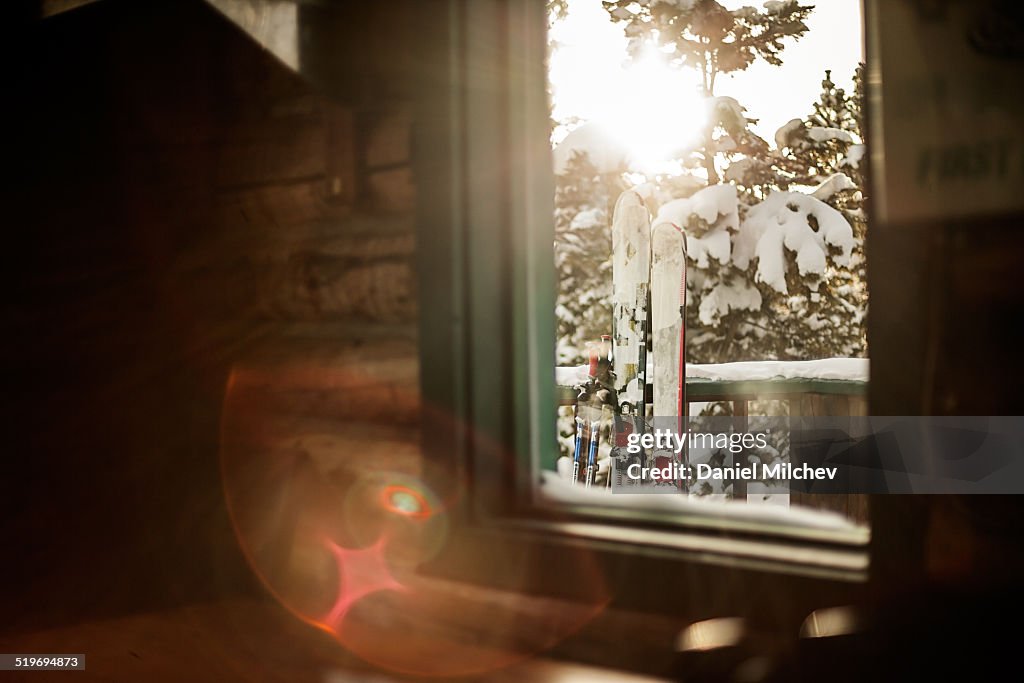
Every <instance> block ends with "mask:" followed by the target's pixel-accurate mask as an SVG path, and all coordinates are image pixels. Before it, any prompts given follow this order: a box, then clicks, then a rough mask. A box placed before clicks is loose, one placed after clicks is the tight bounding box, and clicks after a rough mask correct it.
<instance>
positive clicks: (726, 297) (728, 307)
mask: <svg viewBox="0 0 1024 683" xmlns="http://www.w3.org/2000/svg"><path fill="white" fill-rule="evenodd" d="M760 308H761V292H759V291H757V289H756V288H755V287H751V286H750V285H748V284H747V283H745V282H737V283H735V284H732V285H727V284H725V283H724V282H719V283H718V284H717V285H715V286H714V288H712V290H711V291H710V292H708V293H707V294H705V295H704V298H703V299H701V302H700V309H699V314H700V321H701V322H702V323H704V324H705V325H715V324H717V323H718V320H719V318H721V317H722V316H723V315H725V314H726V313H728V312H729V311H740V310H747V311H756V310H759V309H760Z"/></svg>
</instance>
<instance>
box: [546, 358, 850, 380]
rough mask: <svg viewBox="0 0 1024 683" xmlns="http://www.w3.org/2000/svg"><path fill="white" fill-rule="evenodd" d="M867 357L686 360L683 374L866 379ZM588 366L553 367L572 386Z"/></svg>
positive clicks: (650, 362) (650, 364)
mask: <svg viewBox="0 0 1024 683" xmlns="http://www.w3.org/2000/svg"><path fill="white" fill-rule="evenodd" d="M869 367H870V361H869V360H868V359H867V358H822V359H820V360H759V361H742V362H737V363H687V364H686V376H687V377H690V378H693V379H707V380H715V381H720V382H740V381H744V382H759V381H765V380H773V379H812V380H821V379H830V380H845V381H848V382H867V381H868V370H869ZM588 372H589V366H587V365H580V366H576V367H559V368H555V382H556V383H557V384H558V385H559V386H567V387H571V386H576V385H577V384H581V383H583V382H586V381H587V374H588ZM653 374H654V369H653V359H648V370H647V376H648V377H651V376H653Z"/></svg>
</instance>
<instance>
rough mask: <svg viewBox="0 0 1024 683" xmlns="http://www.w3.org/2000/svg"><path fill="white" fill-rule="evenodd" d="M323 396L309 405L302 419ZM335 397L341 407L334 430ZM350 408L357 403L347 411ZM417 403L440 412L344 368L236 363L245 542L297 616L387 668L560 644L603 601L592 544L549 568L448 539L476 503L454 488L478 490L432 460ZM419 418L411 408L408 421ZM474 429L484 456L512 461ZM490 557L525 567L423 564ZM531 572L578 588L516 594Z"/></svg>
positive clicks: (236, 518)
mask: <svg viewBox="0 0 1024 683" xmlns="http://www.w3.org/2000/svg"><path fill="white" fill-rule="evenodd" d="M313 394H315V395H316V396H317V404H316V405H315V406H313V407H312V408H311V409H310V410H311V411H312V412H313V413H315V414H313V415H309V416H302V415H299V416H298V417H297V416H296V413H297V408H296V407H297V406H307V405H309V404H308V401H307V399H306V397H307V396H309V395H313ZM383 400H386V401H387V405H380V406H378V405H374V402H375V401H383ZM325 406H330V409H331V410H332V411H334V410H337V414H332V417H331V420H330V421H329V423H328V426H327V427H325V420H324V419H323V417H322V413H323V410H324V409H325ZM352 406H359V408H360V410H361V411H362V412H361V413H346V412H345V411H351V410H352ZM389 406H390V407H394V411H393V414H392V412H389V410H388V409H387V408H388V407H389ZM317 411H320V412H319V413H318V412H317ZM423 411H426V412H428V413H430V411H431V409H430V407H429V406H422V405H421V404H420V402H419V399H418V397H410V396H405V395H403V394H402V393H401V391H400V390H399V389H397V388H396V387H395V386H394V385H390V384H387V383H386V382H382V381H381V380H379V379H376V378H373V377H367V376H366V375H364V374H359V373H358V372H348V371H342V370H339V369H338V368H337V366H334V367H331V368H328V369H326V370H325V369H320V368H317V367H315V366H306V365H302V364H297V365H295V366H291V367H285V368H269V367H267V366H260V367H256V368H235V370H234V371H233V372H232V374H231V376H230V378H229V381H228V385H227V390H226V392H225V399H224V409H223V413H222V422H221V471H222V481H223V485H224V496H225V500H226V502H227V507H228V511H229V514H230V517H231V521H232V524H233V526H234V530H235V534H236V536H237V539H238V543H239V547H240V548H241V550H242V552H243V554H244V555H245V557H246V559H247V561H248V562H249V565H250V566H251V567H252V570H253V572H254V573H255V574H256V576H257V577H258V578H259V579H260V581H262V583H263V584H264V585H265V586H266V588H267V589H268V591H270V593H271V594H272V595H273V596H274V597H275V598H276V599H277V600H278V601H279V602H280V603H281V604H282V605H283V606H284V607H286V608H287V609H288V610H289V611H290V612H291V613H292V614H294V615H295V616H296V617H298V618H299V619H301V620H303V621H304V622H306V623H308V624H310V625H311V626H314V627H316V628H318V629H320V630H322V631H324V632H326V633H327V634H329V635H330V636H331V637H333V638H334V639H335V640H336V641H337V642H338V643H339V644H340V645H341V646H342V647H344V648H345V649H347V650H348V651H349V652H351V653H353V654H354V655H356V656H358V657H360V658H362V659H363V660H365V661H367V662H370V663H371V664H373V665H375V666H377V667H380V668H381V669H385V670H388V671H394V672H400V673H403V674H412V675H419V676H436V677H440V678H444V679H449V678H452V677H456V676H464V675H477V674H483V673H486V672H488V671H492V670H494V669H496V668H499V667H503V666H508V665H510V664H512V663H514V662H516V661H519V660H521V659H523V658H526V657H530V656H532V655H535V654H538V653H540V652H543V651H545V650H547V649H550V648H551V647H554V646H555V645H557V644H558V643H559V642H561V641H562V640H564V639H565V638H566V637H567V636H569V635H570V634H572V633H574V632H576V631H578V630H579V629H580V628H581V627H582V626H583V625H584V624H586V623H587V622H589V621H590V620H592V619H593V618H594V617H595V616H596V615H597V614H598V613H600V612H601V611H602V610H603V609H604V607H605V605H606V604H607V602H608V599H609V593H608V590H607V587H606V585H605V583H604V579H603V577H602V575H601V573H600V572H599V571H597V569H596V566H595V563H594V561H593V556H592V555H591V554H590V553H589V552H587V551H586V550H584V549H580V548H572V549H567V550H566V551H565V554H564V556H562V557H560V558H559V562H558V566H557V567H552V566H550V562H542V561H540V560H538V559H537V558H530V557H527V556H524V554H523V551H522V549H520V548H519V547H516V546H509V547H503V546H500V545H496V544H493V543H492V544H485V545H484V546H474V545H472V544H470V543H469V542H468V541H467V540H466V539H463V538H461V537H460V538H459V539H456V538H454V537H453V535H452V533H451V528H450V527H451V521H450V518H451V514H452V511H453V510H455V509H459V508H461V507H463V506H464V505H465V504H466V502H465V501H463V500H462V499H461V498H460V497H459V496H460V493H461V492H463V491H466V490H467V489H469V488H470V486H469V484H468V482H466V481H463V480H460V479H459V476H460V475H459V474H458V471H459V469H458V468H457V467H451V469H450V470H441V469H439V468H438V467H437V466H436V465H434V464H433V463H432V461H430V460H428V459H427V458H424V457H423V455H422V450H421V447H420V442H419V439H420V431H419V425H420V424H421V422H420V419H419V417H418V416H419V415H420V414H421V412H423ZM409 414H412V415H415V416H417V417H416V419H409V418H407V417H405V418H403V417H401V416H403V415H409ZM396 416H398V417H396ZM430 418H431V420H434V421H436V424H434V426H433V427H432V430H433V433H435V434H439V433H442V432H443V431H447V430H453V433H458V432H460V431H462V432H465V431H470V432H471V430H467V429H466V428H465V427H464V426H461V425H459V424H456V422H455V420H453V419H452V418H451V416H450V415H447V414H437V415H434V414H430ZM403 419H404V420H405V422H401V421H400V420H403ZM389 420H390V421H389ZM480 441H481V445H480V447H481V448H482V449H483V450H486V451H487V453H488V457H494V458H496V459H498V460H501V461H504V462H507V463H512V462H513V461H514V460H515V456H514V454H512V453H509V452H507V451H506V449H504V448H502V447H501V446H499V445H496V444H491V443H489V442H487V441H485V440H484V439H482V438H481V440H480ZM428 482H430V483H428ZM438 489H440V491H441V492H440V493H439V491H438ZM474 542H476V541H474ZM484 560H486V561H487V562H488V563H489V566H494V567H500V568H501V569H499V570H498V571H504V570H505V569H507V568H508V567H517V570H516V571H515V572H511V571H508V572H506V574H507V575H503V576H501V577H496V578H502V579H504V580H505V584H506V585H508V586H509V588H508V589H507V590H496V589H493V588H486V589H485V588H479V587H472V586H471V585H470V584H465V583H460V582H457V581H453V580H448V579H442V578H437V577H433V576H430V575H428V574H426V573H425V572H424V571H423V567H424V566H425V565H426V564H427V563H433V564H440V565H441V566H447V567H453V568H455V569H456V570H457V572H463V571H465V572H467V573H468V574H469V575H473V574H477V575H479V574H480V573H481V572H480V566H474V565H478V564H479V565H481V566H482V562H483V561H484ZM446 563H447V564H446ZM527 567H529V569H527ZM518 568H523V569H522V572H521V573H520V570H519V569H518ZM536 571H551V572H558V574H559V575H560V576H562V579H561V580H564V581H565V585H566V587H567V590H569V589H572V590H573V591H575V592H576V596H577V597H578V596H579V595H581V594H582V596H583V597H582V598H581V599H580V601H579V602H575V603H565V604H561V603H560V604H559V606H558V608H557V609H555V610H552V608H551V604H552V603H551V602H550V600H549V599H546V598H531V597H529V596H528V595H526V594H524V593H523V592H520V591H517V590H515V588H516V587H515V585H514V582H515V581H516V580H520V579H521V580H522V581H523V582H524V583H525V582H526V581H527V580H529V579H531V578H532V577H531V576H530V575H531V574H532V573H533V572H536Z"/></svg>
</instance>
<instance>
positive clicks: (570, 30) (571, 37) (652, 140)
mask: <svg viewBox="0 0 1024 683" xmlns="http://www.w3.org/2000/svg"><path fill="white" fill-rule="evenodd" d="M551 38H552V40H553V44H554V46H555V49H554V50H553V52H552V55H551V61H550V64H549V70H548V75H549V79H550V82H551V90H552V98H553V105H554V106H553V111H552V113H553V116H554V118H555V120H558V121H565V120H575V123H577V124H578V123H581V122H590V123H592V124H594V125H595V126H598V127H599V128H600V130H601V131H602V133H603V135H604V136H607V137H608V139H609V141H610V142H612V143H613V144H614V145H615V146H616V147H617V148H621V149H622V150H624V152H625V153H626V154H627V156H628V158H629V160H630V165H631V166H632V167H633V170H638V171H640V170H642V171H645V172H648V173H650V172H661V171H663V170H666V169H665V167H666V164H667V162H670V161H671V160H672V159H673V158H675V157H678V156H679V154H678V153H679V151H680V150H683V149H686V148H687V147H690V146H692V145H693V144H694V143H695V142H697V138H698V137H699V136H700V132H701V130H702V128H703V125H704V121H705V117H706V108H705V102H704V100H703V98H702V97H701V95H700V91H699V89H698V77H697V74H696V72H694V71H693V70H691V69H677V68H673V67H672V66H671V65H669V64H668V62H667V59H666V57H665V55H664V54H663V53H661V52H659V51H658V50H657V49H655V48H654V47H653V46H652V47H650V49H649V50H648V51H647V52H645V53H644V54H643V55H641V56H640V58H639V59H635V60H634V59H630V57H629V55H628V52H627V49H626V38H625V36H624V34H623V30H622V27H621V26H617V25H615V24H613V23H612V22H611V21H610V20H609V18H608V15H607V13H606V12H605V11H604V9H603V8H602V7H601V3H599V2H587V3H584V2H573V3H572V6H571V11H570V13H569V15H568V17H567V18H566V19H565V20H564V21H561V22H559V23H558V24H556V25H555V26H554V27H553V28H552V35H551ZM571 128H572V126H568V127H565V128H564V129H563V130H561V131H556V135H555V139H554V141H555V142H556V143H557V142H560V138H561V137H564V136H565V134H567V133H568V132H569V130H570V129H571Z"/></svg>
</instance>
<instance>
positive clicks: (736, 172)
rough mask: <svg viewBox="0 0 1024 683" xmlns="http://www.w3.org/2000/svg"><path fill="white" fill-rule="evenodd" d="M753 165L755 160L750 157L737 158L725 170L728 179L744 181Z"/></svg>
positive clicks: (731, 181)
mask: <svg viewBox="0 0 1024 683" xmlns="http://www.w3.org/2000/svg"><path fill="white" fill-rule="evenodd" d="M753 165H754V161H753V160H752V159H750V158H749V157H744V158H742V159H737V160H736V161H734V162H732V163H731V164H729V168H727V169H726V170H725V179H726V181H728V182H730V183H742V182H743V178H744V176H745V175H746V174H747V171H749V170H750V169H751V168H752V167H753Z"/></svg>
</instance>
